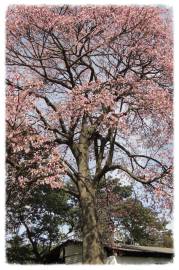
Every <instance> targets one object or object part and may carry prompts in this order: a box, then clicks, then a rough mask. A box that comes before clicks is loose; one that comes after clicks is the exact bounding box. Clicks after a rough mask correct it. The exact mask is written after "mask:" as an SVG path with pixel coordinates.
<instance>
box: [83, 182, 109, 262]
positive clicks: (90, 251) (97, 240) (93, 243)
mask: <svg viewBox="0 0 179 270" xmlns="http://www.w3.org/2000/svg"><path fill="white" fill-rule="evenodd" d="M81 186H83V184H81ZM80 193H81V196H80V204H81V210H82V235H83V263H85V264H103V263H104V254H103V246H102V242H101V237H100V228H99V224H98V219H97V214H96V205H95V192H94V191H93V190H87V188H86V187H84V186H83V187H81V192H80Z"/></svg>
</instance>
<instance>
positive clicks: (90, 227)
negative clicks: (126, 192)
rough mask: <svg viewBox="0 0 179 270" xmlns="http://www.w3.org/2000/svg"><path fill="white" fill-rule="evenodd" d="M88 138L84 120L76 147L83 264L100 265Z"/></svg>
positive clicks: (100, 252)
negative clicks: (77, 153) (77, 151)
mask: <svg viewBox="0 0 179 270" xmlns="http://www.w3.org/2000/svg"><path fill="white" fill-rule="evenodd" d="M90 136H91V134H90V130H89V129H88V127H87V126H86V125H85V119H84V121H83V124H82V131H81V135H80V140H79V146H78V150H79V159H78V170H79V179H78V190H79V194H80V206H81V211H82V224H81V226H82V235H83V263H85V264H102V263H103V247H102V243H101V239H100V230H99V224H98V219H97V213H96V198H95V193H96V192H95V188H94V187H93V184H94V183H93V181H92V179H91V176H90V173H89V166H88V161H89V146H90Z"/></svg>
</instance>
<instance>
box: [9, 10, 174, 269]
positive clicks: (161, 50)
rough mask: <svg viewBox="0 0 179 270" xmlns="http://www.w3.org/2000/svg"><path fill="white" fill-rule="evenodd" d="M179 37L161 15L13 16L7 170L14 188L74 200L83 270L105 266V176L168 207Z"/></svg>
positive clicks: (159, 12) (79, 12) (69, 13)
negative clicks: (101, 189) (59, 193)
mask: <svg viewBox="0 0 179 270" xmlns="http://www.w3.org/2000/svg"><path fill="white" fill-rule="evenodd" d="M171 32H172V31H171V22H170V12H169V11H168V10H167V9H162V8H158V7H130V6H121V7H120V6H119V7H110V6H108V7H67V6H63V7H43V6H42V7H37V6H11V7H9V8H8V11H7V53H6V55H7V62H6V63H7V77H8V78H7V84H8V88H7V109H8V110H7V136H8V139H7V142H8V148H7V150H8V155H7V164H8V167H7V168H9V166H11V170H12V171H13V173H12V175H13V179H14V181H15V183H17V182H18V181H20V183H21V185H25V184H27V183H32V182H33V183H36V184H43V183H49V184H50V185H51V186H52V188H59V189H60V188H61V189H64V190H66V191H67V192H69V193H70V194H73V196H76V198H77V199H78V200H79V204H80V208H81V215H82V223H81V227H82V233H83V261H84V263H90V264H91V263H92V264H94V263H102V262H103V248H102V240H101V237H100V224H99V222H98V219H97V207H96V191H97V186H98V185H99V183H100V182H101V181H102V179H103V178H104V177H105V176H106V175H109V174H110V173H112V174H113V173H114V172H116V171H117V172H118V174H119V176H120V178H124V177H128V178H129V179H130V180H131V181H136V182H138V183H141V185H143V186H145V187H148V186H150V188H151V189H152V192H155V193H156V195H158V196H160V197H161V198H162V199H165V205H166V206H167V205H168V207H170V206H169V201H168V197H169V196H168V195H169V193H170V189H171V187H172V178H171V165H172V158H171V148H172V146H171V133H172V35H171ZM19 130H21V131H20V133H19ZM8 170H9V169H8ZM9 173H10V170H9ZM11 179H12V177H11Z"/></svg>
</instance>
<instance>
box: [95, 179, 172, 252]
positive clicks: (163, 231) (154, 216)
mask: <svg viewBox="0 0 179 270" xmlns="http://www.w3.org/2000/svg"><path fill="white" fill-rule="evenodd" d="M97 200H98V217H99V220H100V223H101V229H102V238H103V240H104V242H105V243H108V244H109V245H111V244H116V243H117V242H119V243H122V244H125V243H126V244H139V245H146V246H147V245H151V246H166V247H167V246H169V245H168V244H167V241H165V238H167V235H170V236H171V237H170V240H169V242H170V243H172V234H171V231H170V230H168V229H167V228H166V226H167V225H168V221H167V220H166V219H165V218H164V217H160V218H159V214H160V213H161V209H160V208H159V209H157V210H154V209H152V206H147V205H146V206H144V205H143V204H145V202H142V200H141V198H140V196H139V195H137V194H136V193H134V190H133V187H132V186H131V185H126V184H125V185H121V183H120V182H119V180H118V179H108V181H104V182H103V184H102V183H101V187H100V189H99V194H98V195H97ZM170 246H171V244H170Z"/></svg>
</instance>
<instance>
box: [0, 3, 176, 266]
mask: <svg viewBox="0 0 179 270" xmlns="http://www.w3.org/2000/svg"><path fill="white" fill-rule="evenodd" d="M10 4H29V5H30V4H31V5H32V4H34V5H35V4H55V5H60V4H73V5H75V4H78V5H82V4H94V5H96V4H100V5H102V4H103V5H105V4H106V5H109V4H117V5H122V4H123V5H124V4H127V5H131V4H139V5H167V6H169V7H173V12H174V39H175V46H174V48H175V57H174V59H175V103H174V109H175V111H174V112H175V114H174V116H175V137H174V138H175V140H174V152H175V213H174V229H175V230H174V231H175V240H176V242H175V251H177V253H178V251H179V236H178V231H179V230H178V226H179V215H178V213H179V210H178V205H179V202H178V198H179V196H178V194H177V193H178V192H179V166H177V165H178V160H179V156H178V151H177V149H179V142H178V140H177V138H179V121H177V120H178V117H179V105H178V102H179V90H178V89H177V88H179V82H178V78H179V75H177V72H178V70H179V62H178V56H179V37H178V34H177V32H179V31H178V29H179V1H177V0H161V1H157V0H140V1H139V0H136V1H135V0H133V1H132V0H131V1H130V0H110V1H108V0H101V1H100V0H90V1H89V0H71V1H70V0H44V1H43V0H36V1H34V0H14V1H13V0H11V1H10V0H6V1H3V0H2V1H1V7H0V19H1V24H0V46H1V48H0V53H1V57H0V59H1V61H0V64H1V72H0V81H1V91H0V113H1V116H0V142H1V144H0V147H1V148H0V151H1V159H0V172H1V200H0V202H1V203H0V211H1V217H0V222H1V223H0V265H1V266H2V268H3V269H11V268H13V269H14V270H15V269H18V270H19V269H22V268H23V267H25V268H26V269H31V268H32V267H33V268H36V269H37V267H38V270H40V269H48V268H49V267H50V269H59V267H60V269H67V268H68V269H69V268H70V269H71V268H72V269H74V268H75V267H76V266H75V265H74V266H65V265H63V266H59V265H51V266H47V265H46V266H45V265H34V266H30V265H27V266H22V265H8V264H6V263H5V206H4V200H5V185H4V179H5V162H4V157H5V144H4V142H5V140H4V138H5V125H4V119H5V90H4V89H5V84H4V80H5V61H4V58H5V12H6V8H7V6H8V5H10ZM177 122H178V123H177ZM177 197H178V198H177ZM177 239H178V240H177ZM177 265H179V256H176V258H175V261H174V264H171V265H145V268H144V266H142V265H139V266H137V270H140V269H150V270H151V268H152V269H157V270H159V269H160V268H161V269H167V270H168V269H176V267H177ZM91 267H95V269H96V267H97V266H86V265H85V266H84V265H78V269H79V268H81V269H87V268H88V269H91ZM102 267H103V268H107V269H110V270H111V269H125V270H126V269H135V270H136V266H135V265H129V266H128V265H120V266H119V265H114V266H109V265H105V266H102ZM97 268H100V266H98V267H97Z"/></svg>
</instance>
